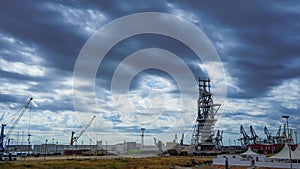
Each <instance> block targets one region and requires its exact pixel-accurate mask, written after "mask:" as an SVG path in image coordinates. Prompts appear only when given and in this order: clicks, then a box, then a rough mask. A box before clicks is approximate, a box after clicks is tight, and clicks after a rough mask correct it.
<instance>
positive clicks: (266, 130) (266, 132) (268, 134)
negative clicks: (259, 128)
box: [264, 126, 272, 139]
mask: <svg viewBox="0 0 300 169" xmlns="http://www.w3.org/2000/svg"><path fill="white" fill-rule="evenodd" d="M264 131H265V134H266V136H267V138H268V139H271V137H272V136H271V134H270V132H269V130H268V128H267V126H265V129H264Z"/></svg>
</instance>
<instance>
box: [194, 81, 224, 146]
mask: <svg viewBox="0 0 300 169" xmlns="http://www.w3.org/2000/svg"><path fill="white" fill-rule="evenodd" d="M198 85H199V99H198V101H197V107H198V114H197V119H196V124H195V127H194V131H193V136H192V140H191V143H192V144H193V145H195V148H196V150H212V149H214V148H215V142H214V139H213V136H214V125H215V122H216V121H217V120H216V119H215V115H216V113H217V111H218V110H219V109H220V106H221V104H214V102H213V98H212V93H211V92H210V87H211V86H210V79H205V78H199V82H198Z"/></svg>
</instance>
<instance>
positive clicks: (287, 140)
mask: <svg viewBox="0 0 300 169" xmlns="http://www.w3.org/2000/svg"><path fill="white" fill-rule="evenodd" d="M198 88H199V98H198V100H197V113H196V118H195V119H196V121H195V124H194V128H193V131H192V133H193V134H192V138H191V141H190V143H191V144H184V139H185V138H184V135H185V133H182V135H181V138H180V139H179V140H178V141H177V135H175V138H174V140H173V141H170V142H166V143H163V142H162V141H160V140H156V138H154V141H153V145H144V137H145V130H146V129H145V128H141V135H140V136H141V142H140V143H137V142H126V141H124V142H123V143H119V144H115V145H109V144H107V142H106V144H103V143H102V141H97V142H96V144H92V142H90V144H88V145H84V144H83V142H80V141H79V138H80V137H81V136H82V134H83V133H84V132H85V131H86V130H87V129H88V128H89V126H90V125H91V124H92V123H93V120H94V119H95V118H96V116H93V117H92V118H91V119H90V121H89V122H88V123H87V124H86V125H85V126H84V127H83V128H82V130H81V131H80V132H76V133H75V132H74V131H71V133H70V134H71V138H70V144H68V145H63V144H58V143H55V142H54V141H53V142H51V141H50V140H46V141H45V143H44V144H39V145H32V144H31V143H30V136H31V134H30V132H28V140H27V141H28V144H27V145H23V144H22V145H19V144H17V145H15V144H10V143H11V140H10V139H11V138H10V135H11V133H13V132H14V129H15V126H16V125H17V124H18V122H19V121H20V119H21V118H22V116H23V114H24V113H25V111H26V109H28V106H29V104H30V103H31V101H32V100H33V98H30V99H29V100H28V101H27V102H26V103H25V104H24V105H23V107H22V109H21V110H20V112H19V113H18V116H17V117H16V120H15V121H14V122H13V123H12V124H2V125H1V135H0V150H1V154H0V157H1V158H0V159H1V160H16V159H17V158H14V157H16V156H29V155H30V156H41V155H85V156H103V155H135V154H143V155H145V156H166V155H171V156H195V155H196V156H214V157H217V158H216V159H214V163H215V164H216V165H228V163H232V165H234V163H235V162H236V163H241V164H242V163H243V162H241V161H243V160H245V158H246V159H247V158H248V159H249V156H251V157H252V158H251V159H253V157H257V158H256V161H257V162H261V161H266V159H268V158H267V157H266V156H259V155H258V153H259V154H263V155H265V154H271V155H273V156H271V158H270V159H272V160H274V159H278V158H277V157H281V158H283V160H288V159H287V158H289V157H288V156H286V155H284V153H286V152H287V151H288V150H289V151H290V152H292V153H294V152H293V151H295V153H294V156H293V157H292V156H290V160H291V161H292V160H294V161H299V160H300V154H297V153H299V150H300V147H299V146H298V144H297V143H298V141H297V134H296V132H295V138H294V137H293V130H292V129H290V128H289V124H288V118H289V116H282V118H284V119H286V123H285V124H283V129H281V126H279V128H278V131H277V133H276V135H271V133H270V132H269V130H268V127H267V126H264V133H265V138H264V139H263V138H262V137H260V136H258V135H257V134H256V132H255V129H254V126H252V125H250V126H249V127H250V128H249V129H250V134H248V133H247V132H246V129H245V128H244V126H243V125H241V126H240V135H241V137H240V138H239V139H238V141H240V142H241V144H240V145H234V146H225V145H223V131H221V130H215V127H214V126H215V123H216V121H217V119H216V113H217V112H218V110H219V109H220V107H221V104H217V103H214V101H213V94H212V92H211V84H210V79H206V78H199V80H198ZM6 127H8V129H9V130H8V131H7V132H5V131H6ZM295 139H296V140H295ZM246 150H248V151H246ZM244 151H246V152H245V153H246V154H245V153H244V154H243V153H242V152H244ZM282 151H284V152H282ZM276 153H279V155H278V154H277V155H276ZM292 153H290V154H292ZM224 154H227V155H224ZM231 154H241V156H238V158H235V157H232V156H231ZM249 154H250V155H249ZM244 156H245V157H244ZM230 160H231V161H230ZM238 161H239V162H238ZM246 161H247V160H246ZM294 161H293V162H294ZM245 165H246V166H247V165H253V162H251V161H249V162H246V163H245ZM266 165H267V163H266ZM268 165H271V164H269V163H268Z"/></svg>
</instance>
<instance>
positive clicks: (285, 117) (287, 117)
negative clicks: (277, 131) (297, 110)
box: [282, 115, 293, 169]
mask: <svg viewBox="0 0 300 169" xmlns="http://www.w3.org/2000/svg"><path fill="white" fill-rule="evenodd" d="M289 117H290V116H287V115H284V116H282V118H284V119H285V120H286V127H287V131H288V134H287V138H286V141H287V144H288V147H289V155H290V164H291V169H292V168H293V164H292V154H291V145H289V136H290V129H289V120H288V119H289Z"/></svg>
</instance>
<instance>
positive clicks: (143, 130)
mask: <svg viewBox="0 0 300 169" xmlns="http://www.w3.org/2000/svg"><path fill="white" fill-rule="evenodd" d="M145 130H146V129H145V128H141V131H142V134H141V137H142V145H141V149H143V148H144V132H145Z"/></svg>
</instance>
